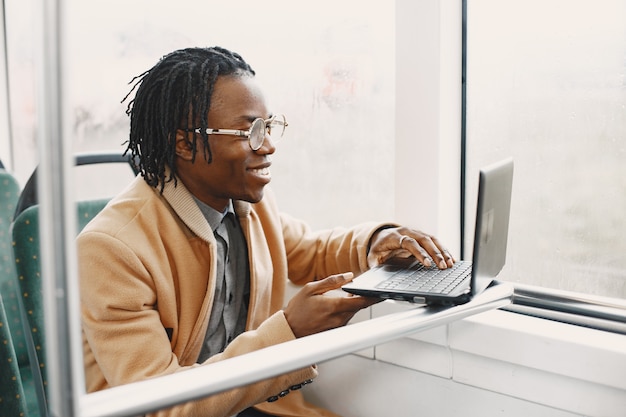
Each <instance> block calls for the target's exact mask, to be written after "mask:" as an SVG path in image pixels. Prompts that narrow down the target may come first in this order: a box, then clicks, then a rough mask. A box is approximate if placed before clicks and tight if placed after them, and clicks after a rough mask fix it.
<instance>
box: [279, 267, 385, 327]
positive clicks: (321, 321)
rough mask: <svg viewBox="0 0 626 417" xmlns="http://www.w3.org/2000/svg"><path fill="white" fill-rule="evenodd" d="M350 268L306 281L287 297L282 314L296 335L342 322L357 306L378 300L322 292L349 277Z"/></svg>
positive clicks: (346, 281)
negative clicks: (290, 296) (319, 279)
mask: <svg viewBox="0 0 626 417" xmlns="http://www.w3.org/2000/svg"><path fill="white" fill-rule="evenodd" d="M353 277H354V275H353V274H352V273H351V272H348V273H345V274H338V275H331V276H329V277H328V278H325V279H323V280H321V281H315V282H309V283H308V284H306V285H305V286H304V287H302V289H301V290H300V291H298V292H297V293H296V295H295V296H294V297H293V298H292V299H291V300H290V301H289V303H288V304H287V307H286V308H285V310H284V313H285V318H286V319H287V322H288V323H289V326H290V327H291V330H292V331H293V334H294V335H295V336H296V337H304V336H309V335H311V334H315V333H319V332H322V331H324V330H329V329H334V328H336V327H341V326H344V325H345V324H346V323H348V322H349V321H350V319H351V318H352V317H353V316H354V315H355V314H356V313H357V312H358V311H359V310H361V309H363V308H366V307H369V306H371V305H372V304H376V303H377V302H379V301H381V300H380V299H378V298H368V297H360V296H354V295H351V294H348V293H345V295H342V296H336V295H328V294H325V293H326V292H328V291H331V290H336V289H339V288H341V286H342V285H345V284H347V283H348V282H350V281H352V278H353Z"/></svg>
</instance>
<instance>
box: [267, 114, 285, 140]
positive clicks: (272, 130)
mask: <svg viewBox="0 0 626 417" xmlns="http://www.w3.org/2000/svg"><path fill="white" fill-rule="evenodd" d="M285 126H287V121H286V120H285V116H284V115H282V114H277V115H276V116H274V118H273V119H272V121H271V122H270V124H269V126H268V127H267V131H268V133H269V134H270V137H271V138H272V140H273V141H274V142H275V143H276V142H278V141H279V140H280V139H281V138H282V137H283V134H284V133H285Z"/></svg>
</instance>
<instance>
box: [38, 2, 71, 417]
mask: <svg viewBox="0 0 626 417" xmlns="http://www.w3.org/2000/svg"><path fill="white" fill-rule="evenodd" d="M40 6H41V7H40V8H39V9H38V11H39V12H40V13H41V14H40V16H39V17H40V24H39V25H37V24H35V25H34V26H35V27H40V28H41V31H42V32H41V33H40V34H39V35H40V36H39V39H40V43H39V46H40V48H39V51H38V57H39V58H40V60H41V62H39V65H38V66H37V68H38V71H39V73H38V113H37V114H38V129H37V132H38V138H37V139H38V145H39V163H40V171H39V172H40V175H39V181H38V182H39V184H38V193H39V202H40V205H41V208H40V211H39V216H40V217H39V229H40V237H41V239H40V244H41V266H42V281H43V299H44V310H45V332H46V354H47V358H46V361H47V363H46V368H47V376H48V405H49V407H48V409H49V413H50V415H52V416H58V417H71V416H74V415H76V407H77V401H75V400H76V393H75V392H74V389H75V387H78V386H80V384H75V379H76V378H77V376H76V375H79V376H78V378H79V379H80V375H82V373H81V372H82V363H81V369H80V370H78V369H76V366H75V365H74V364H73V363H72V356H73V355H74V356H76V355H77V356H78V357H80V355H81V352H80V351H79V352H77V351H76V350H77V346H80V345H79V344H77V342H76V337H77V336H76V335H78V337H80V323H79V322H78V320H79V319H78V316H79V315H78V314H77V310H78V298H77V278H76V273H75V269H76V268H75V267H72V266H73V265H74V262H73V258H72V254H73V252H72V248H73V244H74V236H75V228H76V225H75V210H74V209H73V203H72V201H73V199H72V198H71V195H70V194H71V191H72V186H71V184H70V182H69V176H68V172H69V169H70V168H71V166H72V155H71V146H70V138H69V137H68V135H66V134H64V129H63V126H64V118H63V116H64V114H63V109H64V103H63V96H62V94H61V93H62V91H63V86H64V79H63V72H62V67H63V65H62V64H63V59H62V58H63V54H62V51H63V44H64V43H63V41H62V36H61V35H62V33H61V28H62V27H63V26H62V24H61V17H62V13H61V11H62V7H61V6H62V5H61V0H44V1H42V2H41V3H40ZM72 278H73V279H72ZM71 338H73V339H74V341H73V342H72V341H71Z"/></svg>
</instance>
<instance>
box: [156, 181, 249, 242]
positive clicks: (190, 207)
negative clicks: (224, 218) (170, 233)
mask: <svg viewBox="0 0 626 417" xmlns="http://www.w3.org/2000/svg"><path fill="white" fill-rule="evenodd" d="M168 174H169V173H168ZM163 197H164V198H165V200H167V202H168V203H169V204H170V206H172V208H173V209H174V211H175V212H176V214H177V215H178V217H180V219H181V220H182V221H183V223H185V225H187V227H188V228H189V229H191V231H192V232H194V233H195V234H196V235H198V236H199V237H200V238H201V239H203V240H205V241H207V242H212V241H214V240H215V236H214V235H213V230H212V229H211V226H209V223H208V222H207V221H206V219H205V217H204V215H203V214H202V211H200V208H199V207H198V204H197V203H196V201H195V200H194V198H193V196H192V194H191V192H189V190H188V189H187V187H185V184H183V182H182V181H180V180H178V181H176V185H174V181H166V182H165V186H164V187H163ZM233 207H234V209H235V213H236V214H237V217H239V218H245V217H248V216H249V215H250V211H251V210H252V208H251V205H250V203H248V202H246V201H240V200H235V201H233Z"/></svg>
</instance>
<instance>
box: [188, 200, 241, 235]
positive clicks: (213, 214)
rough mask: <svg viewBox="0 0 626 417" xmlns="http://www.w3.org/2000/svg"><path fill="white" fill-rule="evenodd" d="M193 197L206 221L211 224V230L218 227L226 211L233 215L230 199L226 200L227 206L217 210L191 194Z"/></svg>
mask: <svg viewBox="0 0 626 417" xmlns="http://www.w3.org/2000/svg"><path fill="white" fill-rule="evenodd" d="M193 199H194V200H195V201H196V204H198V207H199V208H200V211H201V212H202V214H203V215H204V217H205V218H206V220H207V222H209V226H211V230H213V231H214V232H215V230H216V229H217V228H218V227H219V225H220V223H222V220H224V217H226V215H227V214H228V213H232V214H233V215H234V214H235V209H234V207H233V201H232V200H229V201H228V206H227V207H226V209H225V210H224V211H223V212H219V211H217V210H215V209H214V208H213V207H211V206H209V205H208V204H205V203H203V202H202V201H200V200H198V199H197V198H196V197H195V196H193Z"/></svg>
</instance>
